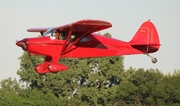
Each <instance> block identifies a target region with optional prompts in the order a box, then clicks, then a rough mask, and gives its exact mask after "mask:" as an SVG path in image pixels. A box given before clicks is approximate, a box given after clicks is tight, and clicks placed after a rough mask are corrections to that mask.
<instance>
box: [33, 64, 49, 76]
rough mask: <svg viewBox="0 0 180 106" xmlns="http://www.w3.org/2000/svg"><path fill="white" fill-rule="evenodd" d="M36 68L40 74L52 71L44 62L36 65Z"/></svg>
mask: <svg viewBox="0 0 180 106" xmlns="http://www.w3.org/2000/svg"><path fill="white" fill-rule="evenodd" d="M34 70H35V71H36V72H37V73H39V74H46V73H48V72H50V71H49V69H48V68H47V67H44V64H39V65H37V66H35V67H34Z"/></svg>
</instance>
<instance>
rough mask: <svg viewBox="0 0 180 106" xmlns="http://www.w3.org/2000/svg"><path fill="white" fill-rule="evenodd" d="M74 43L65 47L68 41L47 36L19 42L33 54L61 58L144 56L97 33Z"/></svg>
mask: <svg viewBox="0 0 180 106" xmlns="http://www.w3.org/2000/svg"><path fill="white" fill-rule="evenodd" d="M74 41H75V39H73V40H68V42H69V43H68V44H67V45H65V42H66V40H62V39H61V40H59V39H58V38H52V37H50V36H47V37H36V38H28V39H24V40H22V41H19V42H25V44H26V48H25V49H26V50H27V51H29V52H30V53H32V54H37V55H45V56H53V55H56V56H59V57H61V58H93V57H105V56H121V55H130V54H142V51H139V50H137V49H135V48H132V47H131V45H130V43H128V42H124V41H121V40H117V39H113V38H109V37H106V36H102V35H98V34H95V33H92V34H89V35H87V36H85V37H84V38H82V39H81V40H79V41H78V42H77V43H75V44H73V42H74ZM17 45H18V44H17ZM64 46H65V47H64Z"/></svg>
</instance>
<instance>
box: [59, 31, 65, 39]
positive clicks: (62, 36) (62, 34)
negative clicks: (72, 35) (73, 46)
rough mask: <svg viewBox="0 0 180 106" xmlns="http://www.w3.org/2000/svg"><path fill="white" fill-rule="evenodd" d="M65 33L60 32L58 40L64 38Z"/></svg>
mask: <svg viewBox="0 0 180 106" xmlns="http://www.w3.org/2000/svg"><path fill="white" fill-rule="evenodd" d="M66 37H67V33H66V32H60V34H59V37H58V39H59V40H66Z"/></svg>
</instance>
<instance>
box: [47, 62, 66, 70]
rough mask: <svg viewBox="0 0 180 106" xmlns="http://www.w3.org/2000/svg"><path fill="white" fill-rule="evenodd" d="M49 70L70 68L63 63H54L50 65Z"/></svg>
mask: <svg viewBox="0 0 180 106" xmlns="http://www.w3.org/2000/svg"><path fill="white" fill-rule="evenodd" d="M48 68H49V70H50V71H51V72H59V71H65V70H68V67H67V66H65V65H63V64H58V63H53V64H50V65H49V66H48Z"/></svg>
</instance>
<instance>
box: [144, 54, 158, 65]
mask: <svg viewBox="0 0 180 106" xmlns="http://www.w3.org/2000/svg"><path fill="white" fill-rule="evenodd" d="M146 55H147V56H149V57H150V58H151V61H152V63H154V64H155V63H157V58H155V57H153V56H151V55H149V54H146Z"/></svg>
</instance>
